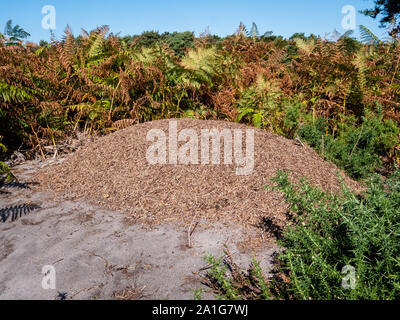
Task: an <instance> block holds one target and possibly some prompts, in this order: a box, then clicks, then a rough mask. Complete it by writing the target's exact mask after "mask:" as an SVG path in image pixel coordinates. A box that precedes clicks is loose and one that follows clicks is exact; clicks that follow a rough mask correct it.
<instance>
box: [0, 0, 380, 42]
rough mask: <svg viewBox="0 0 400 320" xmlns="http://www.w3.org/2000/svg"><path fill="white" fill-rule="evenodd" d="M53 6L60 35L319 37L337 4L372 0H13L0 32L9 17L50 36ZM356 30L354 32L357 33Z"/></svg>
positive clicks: (335, 17)
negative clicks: (46, 25) (102, 30)
mask: <svg viewBox="0 0 400 320" xmlns="http://www.w3.org/2000/svg"><path fill="white" fill-rule="evenodd" d="M45 5H53V6H54V7H55V8H56V13H57V14H56V23H57V24H56V30H55V34H56V36H57V37H58V38H59V37H60V35H61V34H62V32H63V30H64V29H65V26H66V25H67V24H69V25H70V26H71V28H72V30H73V32H74V34H79V33H80V30H81V28H84V29H86V30H91V29H94V28H95V27H96V26H99V25H103V24H108V25H110V27H111V31H112V32H114V33H118V32H120V33H121V35H126V34H140V33H142V32H143V31H147V30H157V31H160V32H164V31H194V32H195V33H196V35H198V34H199V33H200V32H202V31H204V30H205V28H206V27H207V26H210V30H211V33H212V34H218V35H220V36H225V35H229V34H232V33H234V32H235V30H236V28H237V27H238V25H239V23H240V21H243V23H244V24H245V25H246V26H248V27H249V28H250V26H251V24H252V22H255V23H256V24H257V25H258V28H259V31H260V33H261V34H262V33H264V32H266V31H273V32H274V34H279V35H283V36H285V37H289V36H290V35H292V34H293V33H295V32H305V33H306V34H310V33H314V34H317V35H322V36H323V35H324V34H325V33H326V32H331V31H333V30H334V28H336V29H337V30H338V31H339V32H340V33H343V32H344V31H345V30H343V29H342V26H341V21H342V18H343V14H342V12H341V10H342V7H343V6H345V5H353V6H354V7H355V8H356V9H357V11H358V10H361V9H366V8H369V7H372V6H373V1H372V0H324V1H321V0H304V1H299V0H279V1H276V0H240V1H238V0H202V1H192V0H186V1H185V0H169V1H165V0H147V1H146V0H145V1H143V0H141V1H138V0H107V1H106V0H79V1H78V0H69V1H68V0H13V1H8V2H7V4H6V5H5V4H3V5H2V8H1V11H0V32H2V31H3V29H4V25H5V23H6V21H7V20H9V19H12V20H13V22H14V23H16V24H19V25H20V26H22V27H23V28H24V29H25V30H27V31H28V32H30V33H31V35H32V36H31V37H30V39H29V40H31V41H36V42H38V41H39V40H41V39H43V40H49V31H48V30H44V29H42V27H41V21H42V18H43V14H42V12H41V11H42V7H43V6H45ZM360 24H362V25H365V26H367V27H368V28H370V29H371V30H372V31H373V32H374V33H375V34H377V35H379V36H380V37H382V36H386V33H385V30H384V29H380V28H379V22H378V21H375V20H373V19H371V18H368V17H365V16H363V15H362V14H359V13H357V25H360ZM357 34H358V32H357Z"/></svg>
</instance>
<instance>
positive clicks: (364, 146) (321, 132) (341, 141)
mask: <svg viewBox="0 0 400 320" xmlns="http://www.w3.org/2000/svg"><path fill="white" fill-rule="evenodd" d="M327 131H328V120H327V119H324V118H318V119H317V120H316V121H315V122H309V123H307V124H305V125H303V126H302V127H301V128H300V129H299V130H298V131H297V135H298V136H299V137H300V139H302V140H304V141H305V142H307V143H308V144H309V145H310V146H311V147H312V148H314V149H316V150H317V151H318V152H319V153H320V154H323V156H324V157H325V158H326V159H327V160H329V161H332V162H334V163H335V164H336V165H338V166H339V167H340V168H342V169H344V170H345V171H346V172H347V174H348V175H349V176H351V177H352V178H354V179H358V180H359V179H364V178H366V177H368V176H369V175H371V174H372V173H373V172H374V171H375V170H376V169H377V168H379V167H380V166H381V164H382V161H381V158H380V157H381V156H386V155H387V154H388V153H389V152H390V150H391V149H393V148H394V147H395V146H396V145H397V144H398V135H399V133H400V130H399V128H398V127H397V126H396V123H395V122H394V121H393V120H391V119H389V120H384V119H383V116H382V114H381V113H379V112H378V113H377V114H374V113H369V114H367V115H366V116H365V117H363V118H362V123H361V124H360V125H357V123H356V120H355V118H354V117H345V118H344V121H343V122H340V123H339V124H338V132H337V133H335V134H327Z"/></svg>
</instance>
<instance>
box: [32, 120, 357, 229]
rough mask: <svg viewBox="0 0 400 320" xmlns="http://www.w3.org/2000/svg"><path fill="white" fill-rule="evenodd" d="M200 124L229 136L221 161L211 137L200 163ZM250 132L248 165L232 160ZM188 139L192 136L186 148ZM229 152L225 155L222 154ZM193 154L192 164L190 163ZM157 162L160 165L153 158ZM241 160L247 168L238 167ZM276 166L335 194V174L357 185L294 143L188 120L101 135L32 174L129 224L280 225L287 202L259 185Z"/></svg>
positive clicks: (57, 190)
mask: <svg viewBox="0 0 400 320" xmlns="http://www.w3.org/2000/svg"><path fill="white" fill-rule="evenodd" d="M174 124H175V125H177V128H176V131H175V128H174ZM154 129H158V130H154ZM184 129H191V130H189V131H187V130H186V131H185V130H184ZM206 129H208V130H212V129H216V130H218V131H216V130H214V133H221V134H222V136H224V137H228V138H227V140H224V139H221V145H220V148H218V150H219V151H220V157H219V159H218V160H220V161H219V162H220V164H213V163H212V160H213V158H212V157H213V152H214V161H216V160H217V158H218V152H216V151H215V150H216V149H217V148H216V147H215V146H214V147H213V145H212V139H210V140H209V142H210V143H209V150H208V151H209V153H210V156H209V159H208V160H209V161H210V164H206V160H205V159H206V155H207V148H204V146H206V145H208V141H206V140H205V137H206V135H204V137H203V134H204V132H206V131H204V130H206ZM225 129H227V130H225ZM193 130H194V131H193ZM223 130H225V131H223ZM247 130H250V131H247ZM252 130H254V131H253V132H254V168H252V165H251V161H250V159H251V157H249V158H248V159H247V160H249V161H247V162H246V163H242V164H237V163H238V159H240V157H239V155H240V152H239V153H238V151H242V152H241V154H242V155H243V156H246V151H247V152H248V155H251V143H249V141H250V142H251V134H250V133H251V131H252ZM170 131H171V132H170ZM210 132H212V131H210ZM238 132H239V133H240V132H241V133H242V139H239V137H240V134H237V133H238ZM229 135H230V136H231V138H232V139H229ZM179 137H180V138H181V139H182V140H184V139H186V140H185V141H186V142H184V141H179ZM247 138H249V139H250V140H247ZM218 140H219V139H218ZM188 141H191V142H192V144H191V145H190V147H189V144H187V142H188ZM230 141H231V142H232V148H230ZM163 142H166V145H164V144H163ZM202 143H204V145H202ZM240 143H241V144H242V146H241V147H240ZM202 146H203V147H202ZM226 146H227V148H226V149H225V147H226ZM237 146H238V147H237ZM174 147H176V148H175V149H174ZM185 147H186V149H183V148H185ZM240 149H241V150H240ZM174 150H177V154H174ZM185 150H186V151H187V152H185ZM218 150H217V151H218ZM225 151H226V152H225ZM190 152H191V153H190ZM229 153H231V156H228V157H225V154H229ZM149 155H153V157H151V156H149ZM189 155H191V158H188V156H189ZM185 156H186V158H185ZM163 159H164V160H165V161H164V160H163ZM185 159H186V161H189V160H190V161H189V163H188V164H183V163H182V162H184V160H185ZM188 159H189V160H188ZM196 160H197V161H198V164H193V163H196ZM230 160H232V161H231V164H229V163H230ZM157 161H158V162H161V163H158V164H157V163H156V164H153V162H157ZM163 161H164V162H166V163H163ZM175 162H176V163H177V164H175ZM246 165H247V172H246V170H243V169H245V166H246ZM251 169H253V170H251ZM278 170H283V171H288V172H290V178H291V179H292V180H293V181H295V180H298V179H300V178H302V177H304V178H306V179H307V180H309V181H310V182H311V184H312V185H314V186H318V187H320V188H322V189H324V190H327V191H333V192H337V191H339V190H340V189H341V182H340V180H339V178H338V175H337V173H338V172H339V173H340V174H341V176H342V177H343V180H344V183H345V184H346V185H348V186H349V187H350V188H351V189H357V184H356V183H355V182H354V181H352V180H351V179H350V178H348V177H347V176H345V175H344V174H343V172H341V171H340V170H338V168H337V167H336V166H335V165H333V164H331V163H329V162H326V161H324V160H323V159H322V158H321V157H320V156H319V155H318V154H317V153H316V152H315V151H314V150H312V149H311V148H310V147H308V146H305V145H303V144H302V143H301V142H299V141H293V140H288V139H286V138H284V137H281V136H278V135H275V134H271V133H269V132H267V131H264V130H259V129H254V128H250V127H248V126H244V125H240V124H236V123H230V122H223V121H201V120H191V119H181V120H161V121H154V122H148V123H144V124H139V125H134V126H132V127H129V128H127V129H124V130H121V131H117V132H115V133H113V134H110V135H107V136H104V137H101V138H99V139H97V140H96V141H94V142H92V143H89V144H88V145H86V146H84V147H81V148H80V149H79V150H78V151H77V152H76V153H75V154H73V155H72V156H71V157H70V158H68V159H67V160H66V161H64V162H63V163H61V164H58V165H54V166H52V167H50V168H49V169H47V170H46V171H43V172H40V173H39V174H38V176H37V178H38V180H39V182H40V184H41V186H42V187H43V188H44V189H47V190H52V191H54V192H55V193H56V194H57V195H61V196H62V197H63V198H64V199H81V198H85V199H88V200H89V201H91V202H93V203H96V204H99V205H100V206H103V207H107V208H109V209H115V210H120V211H122V212H125V213H126V217H127V219H128V220H129V221H130V222H132V223H143V224H150V225H154V224H163V223H170V222H181V223H185V224H189V223H191V222H192V221H193V220H194V218H195V217H196V220H202V221H208V222H211V223H214V222H222V223H234V224H240V225H242V226H252V225H257V224H259V223H260V222H261V221H263V219H264V218H266V219H268V220H272V221H275V222H276V223H278V224H283V223H284V221H285V217H286V211H287V205H286V203H285V201H284V199H283V197H282V195H281V194H280V192H277V191H271V190H267V189H265V188H264V187H265V186H266V185H271V184H272V182H271V178H273V177H274V176H276V174H277V171H278Z"/></svg>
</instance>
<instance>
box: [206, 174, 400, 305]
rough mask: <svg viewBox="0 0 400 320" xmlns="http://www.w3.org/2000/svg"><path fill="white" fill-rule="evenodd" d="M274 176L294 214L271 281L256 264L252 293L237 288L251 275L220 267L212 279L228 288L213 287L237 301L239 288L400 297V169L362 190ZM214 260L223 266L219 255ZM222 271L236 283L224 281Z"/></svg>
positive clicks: (286, 295)
mask: <svg viewBox="0 0 400 320" xmlns="http://www.w3.org/2000/svg"><path fill="white" fill-rule="evenodd" d="M273 181H274V182H275V183H276V186H274V187H272V188H273V189H276V190H280V191H282V192H283V194H284V196H285V199H286V201H287V202H288V203H289V204H290V211H289V212H288V215H289V216H290V217H291V223H290V224H289V225H288V226H287V227H286V229H285V230H284V231H283V234H282V237H281V239H280V240H279V244H280V246H281V247H282V248H283V251H282V252H281V253H280V254H279V255H278V257H277V265H276V266H275V268H274V270H273V272H272V274H273V276H271V277H270V279H269V281H267V280H262V279H263V278H262V276H261V275H260V274H258V277H255V276H256V275H257V273H255V272H254V263H253V266H252V267H251V268H250V271H249V273H248V274H246V276H244V275H245V274H244V273H243V274H242V275H243V276H244V278H243V279H253V280H254V279H256V278H258V279H259V281H258V282H256V283H255V285H253V286H251V288H252V290H253V292H252V294H251V293H249V292H248V291H243V290H238V289H240V288H243V283H245V282H246V281H247V280H243V279H242V281H232V279H237V278H238V277H237V276H235V277H231V276H229V274H227V273H223V272H219V273H218V274H217V273H215V272H214V271H215V270H220V271H221V269H215V270H214V271H213V273H211V274H209V275H208V276H209V277H210V276H211V278H213V277H214V278H217V276H218V278H217V279H219V280H218V281H217V282H215V281H214V282H212V283H214V284H215V283H220V284H221V287H220V288H224V290H219V289H218V286H214V288H217V290H218V291H220V292H223V293H225V294H224V297H225V298H231V297H232V295H231V294H230V293H232V292H234V293H235V295H234V297H235V298H238V293H239V294H241V295H240V298H242V299H248V298H251V299H260V298H273V299H296V300H350V299H351V300H353V299H360V300H395V299H399V298H400V170H398V169H397V170H396V171H395V172H394V173H393V174H392V176H391V177H389V178H388V179H386V180H382V178H381V177H379V176H374V177H373V178H371V179H369V180H368V181H367V188H366V190H365V191H364V192H362V193H360V194H356V193H354V192H351V191H350V190H349V189H347V188H346V187H343V190H342V192H341V193H340V194H337V195H335V194H332V193H327V192H324V191H322V190H320V189H318V188H314V187H312V186H311V185H310V184H309V183H308V182H307V181H305V180H303V181H301V183H300V184H299V185H298V186H295V185H293V184H292V183H291V182H290V181H289V178H288V173H285V172H278V174H277V176H276V177H275V178H274V179H273ZM269 188H271V187H269ZM209 262H214V265H221V261H220V260H214V261H212V260H211V259H209ZM349 270H354V274H351V273H350V272H349ZM224 271H226V270H225V269H224ZM222 275H224V276H225V277H228V278H230V279H231V280H226V281H222V280H221V277H222ZM353 275H354V278H353V279H351V278H350V277H352V276H353ZM239 278H240V277H239ZM352 280H354V282H352ZM226 284H229V291H226V288H227V286H226ZM346 284H347V285H346ZM351 284H353V285H354V286H353V288H352V285H351ZM222 285H223V286H222ZM266 288H268V293H266V292H267V289H266ZM255 292H256V294H255V295H254V293H255ZM228 293H229V294H228ZM267 295H268V296H267Z"/></svg>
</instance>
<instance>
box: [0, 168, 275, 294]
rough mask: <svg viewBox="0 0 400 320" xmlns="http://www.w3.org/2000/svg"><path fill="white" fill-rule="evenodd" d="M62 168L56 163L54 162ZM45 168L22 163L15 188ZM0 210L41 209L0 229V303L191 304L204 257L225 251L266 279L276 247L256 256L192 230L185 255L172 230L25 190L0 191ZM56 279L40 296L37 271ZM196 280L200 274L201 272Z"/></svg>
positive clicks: (180, 233)
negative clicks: (120, 299)
mask: <svg viewBox="0 0 400 320" xmlns="http://www.w3.org/2000/svg"><path fill="white" fill-rule="evenodd" d="M59 161H62V160H59ZM52 163H53V162H52V161H48V162H46V163H43V162H39V161H36V162H26V163H24V164H22V165H19V166H17V167H15V168H14V173H15V174H16V176H17V177H18V178H19V180H20V182H28V181H31V175H32V174H33V173H34V172H36V171H37V170H40V169H41V168H43V167H45V166H48V165H51V164H52ZM2 191H7V192H9V193H6V194H5V193H3V194H0V209H1V208H5V207H10V206H14V205H20V204H25V203H32V204H36V205H39V206H40V207H41V208H40V209H38V210H35V211H33V212H31V213H29V214H28V215H26V216H23V217H22V218H19V219H18V220H17V221H15V222H11V221H10V219H9V220H8V221H7V222H5V223H1V222H0V300H4V299H39V300H43V299H44V300H47V299H57V297H58V294H59V293H65V294H66V298H67V299H115V298H116V296H115V295H117V296H119V295H122V293H123V290H125V289H131V290H128V291H125V292H124V293H125V294H132V297H133V298H136V299H169V300H176V299H184V300H186V299H193V298H194V290H195V289H204V290H205V291H206V292H205V293H204V294H203V298H204V299H213V298H214V296H213V295H212V293H211V292H208V291H207V290H208V288H207V287H205V286H203V285H202V284H201V282H200V281H199V275H200V274H202V272H199V270H200V269H202V268H204V267H206V262H205V261H204V256H205V254H206V253H211V254H214V255H217V256H220V255H222V253H223V250H224V246H225V245H227V246H228V248H229V249H230V251H231V253H232V255H233V257H234V259H235V260H236V261H237V262H238V264H239V265H240V266H242V267H243V268H247V267H248V265H249V263H250V260H251V259H252V258H253V257H254V254H255V255H256V257H257V259H258V260H259V261H260V262H261V266H262V268H263V269H264V270H265V271H266V272H268V270H269V269H270V267H271V257H272V255H273V254H274V253H275V252H276V251H277V247H276V245H274V244H273V243H268V244H266V245H264V246H263V249H262V250H261V251H259V252H251V251H247V252H243V250H240V249H239V247H238V246H237V244H238V242H239V241H241V240H244V239H246V238H247V237H248V236H249V234H246V233H245V232H244V231H243V230H241V229H239V228H237V229H233V228H228V227H226V226H222V225H219V226H217V225H211V226H207V227H206V226H204V225H200V226H199V227H197V228H196V229H195V231H194V233H193V235H192V238H191V240H192V242H193V247H192V248H189V247H188V246H187V243H188V238H187V229H185V228H183V227H179V226H177V225H161V226H157V227H152V228H150V227H145V226H141V225H131V226H127V225H126V224H125V223H124V215H123V213H121V212H116V211H109V210H103V209H101V208H96V207H93V206H92V205H89V204H88V203H87V202H83V201H57V200H55V198H54V197H53V195H52V194H50V193H46V192H39V191H33V190H32V189H18V188H9V189H8V188H7V189H6V188H2ZM45 265H52V266H54V268H55V271H56V289H55V290H53V289H48V290H45V289H43V288H42V279H43V277H44V274H42V267H43V266H45ZM203 274H204V271H203Z"/></svg>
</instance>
